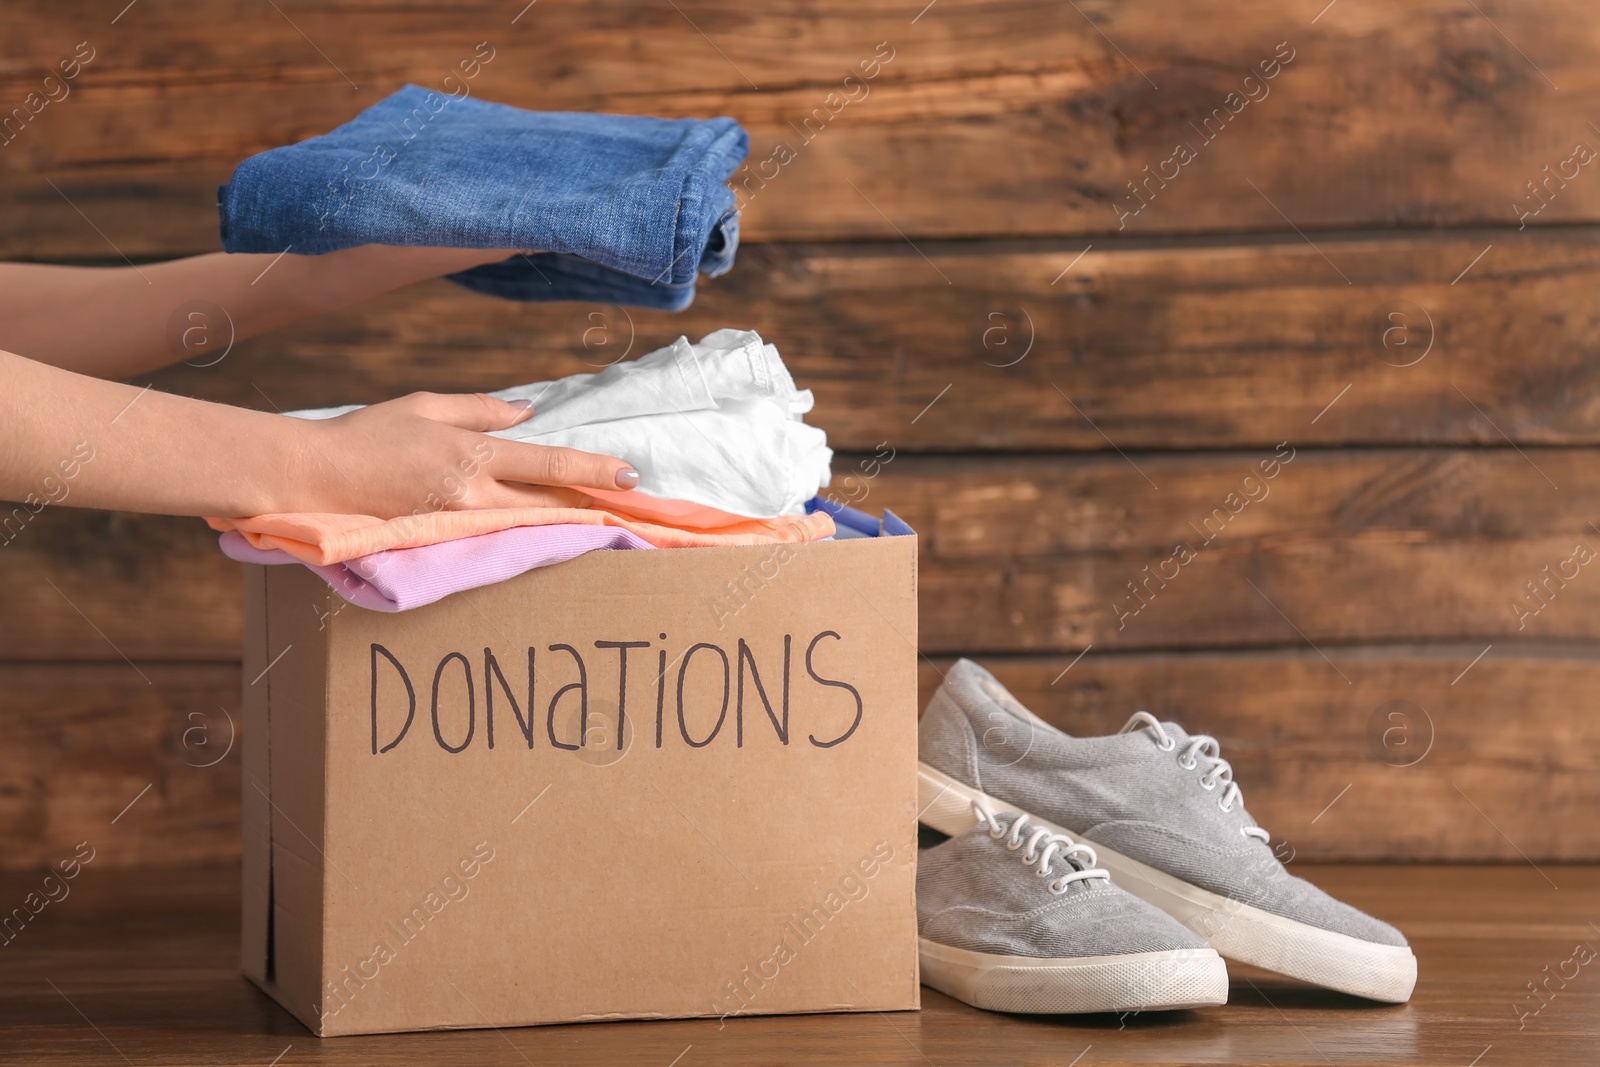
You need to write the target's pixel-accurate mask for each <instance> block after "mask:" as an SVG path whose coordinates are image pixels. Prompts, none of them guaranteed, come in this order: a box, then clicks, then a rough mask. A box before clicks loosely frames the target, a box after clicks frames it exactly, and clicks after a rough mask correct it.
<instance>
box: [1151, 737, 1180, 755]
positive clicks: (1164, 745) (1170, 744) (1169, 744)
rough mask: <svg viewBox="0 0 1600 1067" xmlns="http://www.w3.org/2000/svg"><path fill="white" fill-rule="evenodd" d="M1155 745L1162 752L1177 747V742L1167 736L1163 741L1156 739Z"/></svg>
mask: <svg viewBox="0 0 1600 1067" xmlns="http://www.w3.org/2000/svg"><path fill="white" fill-rule="evenodd" d="M1156 747H1157V748H1159V749H1160V750H1161V751H1163V752H1171V751H1172V750H1173V749H1175V748H1177V747H1178V742H1176V741H1174V740H1173V739H1172V738H1170V737H1169V738H1167V739H1166V741H1164V742H1163V741H1157V742H1156Z"/></svg>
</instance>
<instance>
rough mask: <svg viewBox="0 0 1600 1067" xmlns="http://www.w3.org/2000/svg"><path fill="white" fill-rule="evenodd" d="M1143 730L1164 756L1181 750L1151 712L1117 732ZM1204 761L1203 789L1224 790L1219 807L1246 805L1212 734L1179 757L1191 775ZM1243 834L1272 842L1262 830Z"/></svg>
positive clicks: (1250, 828)
mask: <svg viewBox="0 0 1600 1067" xmlns="http://www.w3.org/2000/svg"><path fill="white" fill-rule="evenodd" d="M1141 727H1148V728H1149V729H1150V730H1151V731H1152V732H1153V733H1154V735H1155V743H1156V745H1157V746H1158V747H1159V748H1160V749H1161V750H1162V751H1163V752H1171V751H1172V750H1173V749H1174V748H1177V747H1178V743H1177V742H1176V741H1174V740H1173V739H1172V736H1171V735H1170V734H1168V733H1167V731H1166V730H1165V729H1164V728H1163V727H1162V725H1161V720H1160V719H1157V718H1156V717H1155V716H1154V715H1152V714H1150V713H1149V712H1148V711H1136V712H1134V713H1133V717H1132V718H1131V719H1129V720H1128V721H1127V723H1126V724H1125V725H1124V726H1123V727H1122V729H1120V730H1118V731H1117V732H1118V733H1121V734H1126V733H1131V732H1132V731H1134V730H1137V729H1139V728H1141ZM1201 756H1203V757H1205V759H1206V762H1207V764H1208V766H1207V767H1206V769H1205V771H1204V772H1203V773H1202V774H1201V775H1200V785H1201V787H1202V788H1204V789H1215V788H1216V787H1217V785H1218V784H1219V783H1220V784H1221V785H1223V786H1225V787H1226V788H1224V789H1223V790H1222V795H1221V796H1220V797H1218V798H1217V807H1219V808H1221V809H1222V810H1223V811H1229V812H1231V811H1232V810H1233V805H1234V804H1235V803H1243V797H1242V796H1241V795H1240V793H1239V786H1238V784H1237V783H1235V782H1234V780H1233V765H1232V764H1231V763H1229V762H1228V761H1227V760H1225V759H1223V758H1222V745H1221V744H1219V743H1218V742H1217V739H1216V738H1215V737H1212V736H1210V735H1209V734H1194V735H1193V736H1191V737H1190V738H1189V740H1188V741H1187V742H1186V743H1185V744H1184V746H1183V751H1181V752H1179V753H1178V766H1180V767H1182V768H1183V769H1184V770H1186V771H1192V770H1194V769H1195V768H1196V767H1198V766H1199V765H1200V760H1199V757H1201ZM1239 832H1240V833H1242V834H1244V835H1245V836H1246V837H1254V838H1256V839H1258V840H1260V841H1270V840H1271V839H1272V835H1271V834H1269V833H1267V831H1265V830H1263V829H1262V828H1261V827H1259V826H1245V827H1241V828H1240V830H1239Z"/></svg>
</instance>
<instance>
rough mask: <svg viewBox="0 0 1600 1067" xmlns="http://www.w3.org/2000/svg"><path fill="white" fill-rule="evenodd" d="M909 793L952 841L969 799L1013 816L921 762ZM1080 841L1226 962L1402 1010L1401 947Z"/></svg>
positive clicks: (1404, 957) (1407, 976) (1406, 986)
mask: <svg viewBox="0 0 1600 1067" xmlns="http://www.w3.org/2000/svg"><path fill="white" fill-rule="evenodd" d="M917 793H918V806H919V807H920V809H921V811H922V814H921V816H920V819H921V821H922V822H923V824H924V825H927V826H931V827H933V828H934V829H935V830H938V831H939V832H941V833H946V834H952V835H953V834H962V833H966V832H967V831H968V830H970V829H971V828H972V827H973V825H974V821H973V817H972V802H973V801H974V800H977V801H982V802H983V803H984V804H985V805H986V806H987V807H989V808H990V809H991V810H992V811H995V812H996V813H998V812H1003V811H1019V810H1021V809H1019V808H1018V807H1017V805H1015V804H1009V803H1007V802H1005V801H1003V800H998V799H996V798H995V797H991V796H989V795H988V794H987V793H984V792H981V791H979V790H977V789H973V788H972V787H971V786H969V785H965V784H963V783H962V782H958V781H956V780H955V779H954V778H951V777H950V776H949V775H947V774H944V773H943V772H941V771H937V770H935V769H933V768H932V767H929V766H928V765H927V764H925V763H924V764H919V765H918V768H917ZM1024 814H1026V815H1027V816H1028V817H1029V819H1031V820H1032V821H1033V822H1034V823H1035V824H1037V825H1040V826H1046V827H1049V828H1050V829H1052V830H1054V831H1056V832H1057V833H1063V834H1066V835H1067V836H1068V837H1071V838H1073V839H1074V840H1077V839H1079V838H1080V837H1081V836H1082V835H1080V834H1076V833H1073V832H1072V831H1070V830H1067V829H1065V828H1063V827H1060V826H1057V825H1056V824H1055V823H1052V822H1050V821H1049V820H1048V819H1042V818H1040V817H1039V816H1038V815H1037V814H1036V813H1034V812H1031V811H1028V812H1024ZM1083 840H1085V841H1087V842H1088V843H1089V844H1090V845H1093V846H1094V850H1095V852H1096V853H1097V854H1098V855H1099V857H1100V866H1101V867H1104V868H1105V869H1106V870H1108V871H1110V872H1111V877H1112V880H1113V881H1114V882H1115V883H1116V884H1117V885H1119V886H1121V887H1122V888H1123V889H1125V890H1127V891H1128V892H1130V893H1132V894H1134V895H1135V896H1137V897H1140V898H1141V899H1143V900H1145V901H1148V902H1149V903H1151V904H1154V905H1155V906H1156V907H1158V908H1160V909H1161V910H1162V911H1165V912H1166V913H1167V914H1169V915H1171V916H1173V917H1174V918H1176V919H1177V920H1178V921H1179V922H1181V923H1183V924H1184V925H1185V926H1187V927H1188V928H1189V929H1191V930H1193V931H1194V932H1195V933H1197V934H1199V935H1200V936H1201V937H1203V938H1205V939H1206V940H1207V941H1209V942H1210V943H1211V945H1212V947H1213V948H1215V949H1216V950H1217V951H1218V952H1219V953H1221V954H1222V955H1223V956H1224V957H1226V958H1228V959H1230V960H1238V961H1239V962H1240V963H1248V964H1250V965H1251V966H1252V967H1260V968H1261V969H1263V970H1267V971H1274V972H1276V973H1278V974H1285V975H1288V976H1289V977H1291V978H1298V979H1300V980H1301V981H1303V982H1310V983H1312V984H1313V985H1319V986H1322V987H1324V988H1327V989H1336V990H1338V991H1339V992H1341V993H1349V994H1351V995H1352V996H1357V997H1366V998H1367V999H1368V1000H1377V1001H1383V1002H1385V1003H1389V1004H1404V1003H1405V1002H1406V1001H1408V1000H1410V999H1411V991H1412V989H1414V988H1415V987H1416V984H1417V958H1416V956H1414V955H1413V954H1412V952H1411V949H1410V948H1409V947H1407V946H1404V945H1378V944H1374V943H1372V942H1370V941H1363V940H1361V939H1360V938H1358V937H1351V936H1349V935H1348V934H1339V933H1334V932H1333V931H1331V930H1323V929H1321V928H1319V927H1315V926H1311V925H1309V924H1307V923H1303V922H1297V921H1295V920H1294V919H1286V918H1284V917H1283V916H1281V915H1274V914H1272V913H1271V912H1269V911H1263V910H1262V909H1260V908H1257V907H1254V906H1252V905H1250V904H1245V903H1243V902H1241V901H1237V900H1232V899H1229V898H1228V897H1225V896H1222V895H1220V894H1218V893H1212V892H1210V891H1209V890H1205V889H1201V888H1200V887H1199V886H1196V885H1191V884H1190V883H1188V882H1185V881H1183V880H1181V879H1179V878H1174V877H1173V876H1172V875H1170V874H1166V873H1164V872H1162V871H1158V870H1156V869H1155V868H1154V867H1150V866H1147V865H1146V864H1143V863H1140V862H1139V861H1138V860H1134V859H1129V858H1128V857H1127V856H1123V855H1121V854H1119V853H1117V852H1115V851H1113V850H1112V849H1109V848H1107V847H1106V846H1104V845H1102V844H1100V843H1099V842H1097V841H1094V840H1093V839H1091V838H1087V837H1084V838H1083ZM935 988H938V987H937V986H936V987H935Z"/></svg>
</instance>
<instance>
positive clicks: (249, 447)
mask: <svg viewBox="0 0 1600 1067" xmlns="http://www.w3.org/2000/svg"><path fill="white" fill-rule="evenodd" d="M531 415H532V411H531V409H529V408H526V407H519V406H517V405H514V404H511V403H507V402H506V401H504V400H497V399H495V398H494V397H490V396H484V395H482V394H468V395H459V394H458V395H440V394H436V393H413V394H412V395H410V396H406V397H401V398H400V399H399V400H391V401H388V402H387V403H383V404H374V405H373V406H371V407H368V408H362V409H361V410H359V411H353V412H351V413H350V414H348V415H342V416H340V417H339V418H336V419H326V420H320V421H313V420H309V419H296V418H291V417H290V416H287V415H277V414H273V413H270V412H265V411H251V410H248V409H246V408H234V407H228V406H226V405H224V404H210V403H206V402H205V401H203V400H194V399H191V398H189V397H184V396H174V395H172V394H171V393H161V392H157V391H156V390H154V389H135V388H134V387H132V386H129V385H121V384H119V383H117V382H107V381H101V380H99V379H96V378H89V377H85V376H84V375H81V374H74V373H72V372H71V371H66V370H62V369H60V368H59V367H52V366H48V365H46V364H43V363H38V362H35V361H33V360H29V359H24V358H22V357H21V356H17V355H13V354H11V353H8V352H0V500H13V501H19V502H22V505H21V506H22V508H24V509H26V511H27V512H28V513H30V514H37V513H38V512H39V511H40V510H42V509H43V508H44V507H46V506H48V505H50V504H55V505H65V506H69V507H91V508H113V509H117V510H120V511H143V512H153V513H156V514H164V515H214V516H218V517H223V518H241V517H246V516H251V515H267V514H278V513H284V512H307V511H322V512H337V513H344V514H362V515H376V516H378V517H379V518H384V519H390V518H395V517H397V516H400V515H412V514H418V513H426V512H429V511H438V510H442V509H459V508H491V507H492V508H499V507H530V506H532V507H541V506H543V507H549V506H571V505H574V504H582V503H585V502H586V501H585V499H584V495H583V489H584V488H586V487H588V488H605V489H631V488H633V486H635V485H637V484H638V478H639V476H638V474H637V473H636V472H634V471H633V469H632V468H630V467H629V466H628V465H627V464H626V463H624V462H623V461H622V460H620V459H614V458H612V457H610V456H596V455H593V454H591V453H588V452H578V451H576V450H573V449H569V448H550V447H546V446H543V445H533V444H526V443H523V442H518V441H502V440H500V439H499V438H497V437H490V436H488V435H487V433H486V431H490V430H501V429H506V428H507V427H510V426H514V425H516V424H517V423H519V422H522V421H524V420H526V419H527V418H529V417H530V416H531ZM16 510H17V509H14V508H12V509H7V508H0V517H3V516H5V515H8V514H10V513H11V512H12V511H16ZM6 536H9V535H6V534H3V533H0V540H3V539H4V538H5V537H6Z"/></svg>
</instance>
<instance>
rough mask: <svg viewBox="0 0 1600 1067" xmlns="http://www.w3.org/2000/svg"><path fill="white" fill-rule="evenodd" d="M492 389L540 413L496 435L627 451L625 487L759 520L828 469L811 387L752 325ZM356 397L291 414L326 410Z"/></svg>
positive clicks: (619, 453) (789, 507) (800, 499)
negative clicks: (812, 420) (813, 419)
mask: <svg viewBox="0 0 1600 1067" xmlns="http://www.w3.org/2000/svg"><path fill="white" fill-rule="evenodd" d="M491 395H493V396H497V397H500V398H502V399H504V400H532V401H533V406H534V410H535V412H536V414H535V415H534V416H533V418H531V419H529V420H528V421H527V422H524V423H521V424H520V425H517V426H514V427H512V428H511V429H509V430H500V431H497V432H496V433H494V434H493V436H495V437H503V438H505V439H507V440H510V441H528V442H532V443H533V444H541V445H561V446H565V447H567V448H577V449H582V450H583V451H585V452H599V453H603V454H605V455H609V456H616V457H617V458H619V459H624V460H626V461H628V463H630V464H631V465H632V466H633V468H634V469H635V470H637V471H638V472H639V487H638V488H637V489H635V490H633V491H632V492H631V493H628V494H625V495H626V496H628V497H632V496H635V495H636V494H643V495H645V496H649V497H655V498H658V499H661V500H686V501H689V502H691V503H695V504H700V505H703V506H705V507H708V508H714V509H716V510H718V511H724V512H728V513H730V514H732V515H744V516H748V517H750V518H762V519H766V518H775V517H777V516H779V515H795V514H799V513H801V512H803V511H804V510H805V502H806V501H807V500H810V499H811V498H812V497H813V496H815V495H816V494H817V491H818V490H819V489H821V488H822V487H823V486H825V485H827V484H828V480H829V477H830V470H829V464H830V463H831V462H832V460H833V452H832V450H831V449H829V448H828V435H827V434H826V433H825V432H824V431H822V430H821V429H819V428H818V427H815V426H807V425H806V423H805V421H804V418H805V414H806V413H807V412H808V411H810V410H811V406H812V396H811V391H810V390H809V389H796V388H795V384H794V379H793V378H792V377H791V376H790V375H789V370H788V368H787V367H785V366H784V365H783V360H782V358H780V357H779V355H778V350H777V349H776V348H774V347H773V346H772V345H769V344H764V343H763V342H762V340H761V337H760V335H758V334H756V333H755V332H754V331H751V330H717V331H716V332H715V333H710V334H707V335H706V336H705V337H704V338H702V339H701V341H700V343H699V344H690V343H689V341H688V339H687V338H684V337H680V338H678V339H677V340H676V341H674V342H673V343H672V344H670V345H668V346H667V347H665V348H661V349H657V350H656V351H654V352H651V353H650V354H649V355H645V356H640V357H639V358H638V359H635V360H629V361H627V362H625V363H616V364H613V365H612V366H610V367H607V368H606V369H605V370H603V371H600V372H599V373H597V374H573V375H570V376H568V377H566V378H559V379H557V380H555V381H553V382H534V383H532V384H529V385H518V386H513V387H512V388H510V389H501V390H498V391H496V392H494V393H492V394H491ZM360 406H361V405H359V404H351V405H347V406H345V407H337V408H319V409H314V410H306V411H292V412H289V414H291V415H294V416H296V417H299V418H303V419H330V418H333V417H335V416H338V415H343V414H345V413H347V412H351V411H355V410H357V408H359V407H360ZM607 499H608V500H609V499H610V498H609V497H608V498H607ZM617 499H619V500H620V499H621V498H620V497H619V498H617ZM640 503H643V501H641V502H640Z"/></svg>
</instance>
